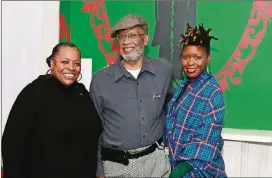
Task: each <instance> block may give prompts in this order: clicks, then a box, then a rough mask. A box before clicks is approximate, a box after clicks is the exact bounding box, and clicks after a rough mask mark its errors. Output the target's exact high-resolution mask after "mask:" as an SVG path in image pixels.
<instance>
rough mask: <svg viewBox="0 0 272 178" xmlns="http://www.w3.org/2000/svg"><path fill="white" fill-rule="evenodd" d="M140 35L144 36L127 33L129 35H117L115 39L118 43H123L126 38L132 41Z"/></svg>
mask: <svg viewBox="0 0 272 178" xmlns="http://www.w3.org/2000/svg"><path fill="white" fill-rule="evenodd" d="M140 35H144V34H140V33H137V34H136V33H129V34H122V35H118V36H117V39H118V40H119V41H124V40H126V39H127V38H128V39H129V40H134V39H136V38H137V37H138V36H140Z"/></svg>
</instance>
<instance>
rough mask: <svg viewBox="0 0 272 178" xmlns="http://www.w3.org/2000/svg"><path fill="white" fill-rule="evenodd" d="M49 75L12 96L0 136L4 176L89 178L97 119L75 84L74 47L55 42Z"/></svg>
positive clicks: (93, 169)
mask: <svg viewBox="0 0 272 178" xmlns="http://www.w3.org/2000/svg"><path fill="white" fill-rule="evenodd" d="M46 62H47V64H48V66H49V67H50V70H49V71H51V73H50V74H48V73H47V74H46V75H41V76H39V77H38V78H37V79H35V80H34V81H33V82H32V83H30V84H28V85H27V86H26V87H25V88H24V89H23V90H22V91H21V92H20V94H19V95H18V97H17V99H16V101H15V103H14V105H13V107H12V109H11V111H10V114H9V117H8V120H7V123H6V126H5V130H4V134H3V138H2V158H3V172H4V178H93V177H95V174H96V164H97V163H96V159H97V143H98V139H99V136H100V133H101V120H100V117H99V115H98V113H97V111H96V109H95V107H94V104H93V102H92V100H91V98H90V96H89V93H88V91H87V90H86V88H85V87H84V85H83V84H81V83H78V82H77V79H78V77H80V75H81V74H80V71H81V63H80V62H81V54H80V51H79V49H78V47H77V46H75V45H74V44H72V43H68V42H64V43H60V44H58V45H56V46H55V47H54V49H53V52H52V55H51V56H50V57H48V58H47V61H46Z"/></svg>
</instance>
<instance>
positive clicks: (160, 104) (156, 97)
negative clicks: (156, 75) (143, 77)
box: [149, 93, 166, 117]
mask: <svg viewBox="0 0 272 178" xmlns="http://www.w3.org/2000/svg"><path fill="white" fill-rule="evenodd" d="M165 96H166V95H165V94H164V93H154V94H153V95H150V96H149V97H150V99H151V107H152V108H151V109H152V111H153V113H154V114H155V117H159V116H160V115H161V114H164V112H163V111H164V104H165Z"/></svg>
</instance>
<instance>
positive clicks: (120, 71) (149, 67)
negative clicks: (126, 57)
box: [114, 56, 155, 82]
mask: <svg viewBox="0 0 272 178" xmlns="http://www.w3.org/2000/svg"><path fill="white" fill-rule="evenodd" d="M122 60H123V59H122V57H120V58H119V59H118V60H117V62H116V65H117V67H116V69H115V76H114V80H115V82H116V81H117V80H119V79H120V78H122V77H123V76H126V77H130V75H129V73H128V71H127V70H126V69H125V67H124V66H123V64H122ZM153 65H154V64H153V62H152V59H151V58H150V57H147V56H145V57H144V60H143V66H142V69H141V71H140V73H142V72H144V71H147V72H149V73H151V74H153V75H155V70H154V66H153Z"/></svg>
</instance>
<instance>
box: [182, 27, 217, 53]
mask: <svg viewBox="0 0 272 178" xmlns="http://www.w3.org/2000/svg"><path fill="white" fill-rule="evenodd" d="M211 30H212V29H211V28H209V29H208V30H205V28H204V26H203V24H200V25H199V26H198V27H197V26H196V27H195V28H193V27H191V26H190V25H189V24H188V23H187V31H186V32H185V34H184V35H183V34H182V35H181V39H180V41H179V46H182V49H183V48H184V47H185V46H187V45H195V46H200V47H204V48H205V50H206V52H207V54H208V55H209V54H210V49H211V48H210V41H211V39H214V40H218V38H216V37H214V36H210V35H209V33H210V31H211Z"/></svg>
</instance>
